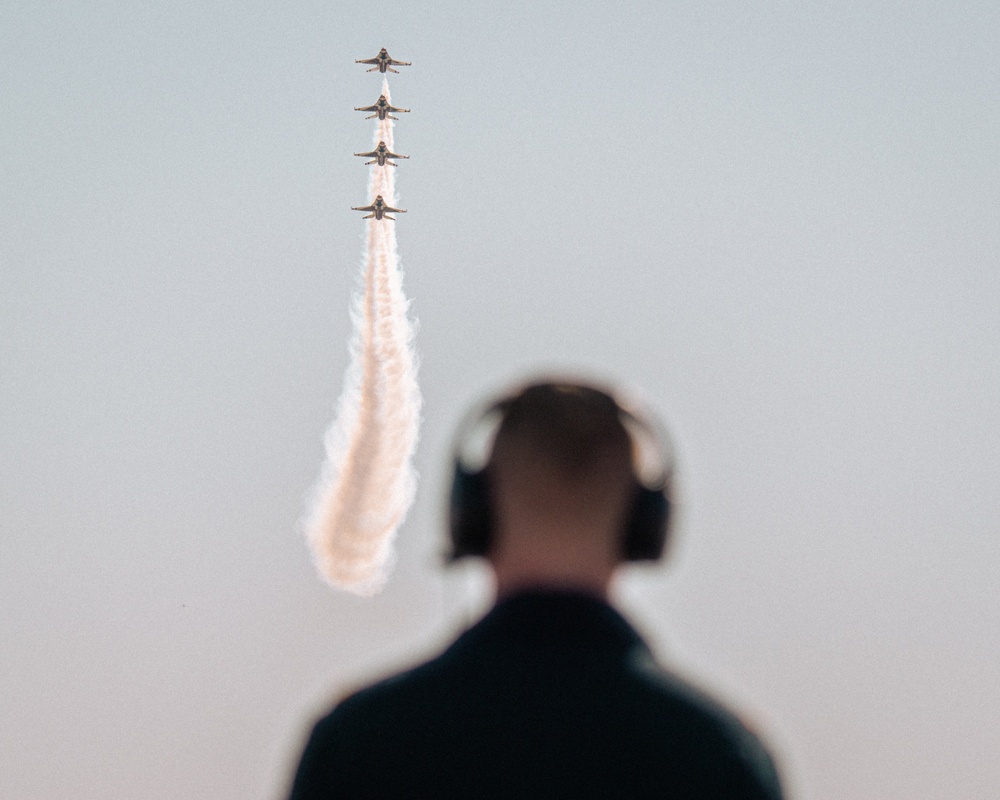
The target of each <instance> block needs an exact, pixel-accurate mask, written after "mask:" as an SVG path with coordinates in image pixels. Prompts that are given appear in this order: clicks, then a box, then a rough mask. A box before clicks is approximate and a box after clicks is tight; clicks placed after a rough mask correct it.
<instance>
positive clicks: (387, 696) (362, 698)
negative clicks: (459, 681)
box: [317, 655, 442, 729]
mask: <svg viewBox="0 0 1000 800" xmlns="http://www.w3.org/2000/svg"><path fill="white" fill-rule="evenodd" d="M441 658H442V657H441V656H440V655H439V656H436V657H434V658H431V659H429V660H427V661H424V662H422V663H420V664H417V665H416V666H413V667H410V668H408V669H405V670H402V671H400V672H396V673H393V674H391V675H389V676H387V677H384V678H381V679H380V680H377V681H375V682H373V683H370V684H367V685H364V686H361V687H355V688H352V689H349V690H347V691H345V692H343V693H341V695H340V696H339V698H338V699H337V700H336V701H335V702H334V704H333V707H332V708H331V709H330V710H329V711H328V712H327V713H326V714H325V715H324V716H323V717H321V718H320V720H319V721H318V723H317V728H318V729H331V728H334V727H340V726H356V725H363V726H365V727H377V726H378V725H380V724H381V723H382V720H381V718H382V717H383V716H384V717H387V718H388V717H392V718H396V719H398V718H399V717H400V714H401V711H402V710H403V709H405V707H406V706H407V704H408V703H409V702H412V701H413V700H414V699H419V701H420V702H421V704H422V705H423V704H425V703H426V701H427V698H428V697H429V696H431V695H433V694H434V693H435V691H436V690H435V686H436V685H437V684H439V683H440V672H441Z"/></svg>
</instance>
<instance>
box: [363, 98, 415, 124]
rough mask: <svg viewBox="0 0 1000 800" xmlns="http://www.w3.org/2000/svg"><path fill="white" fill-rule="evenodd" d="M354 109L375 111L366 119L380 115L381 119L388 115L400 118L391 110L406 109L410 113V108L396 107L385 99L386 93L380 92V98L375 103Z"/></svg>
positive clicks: (392, 117) (390, 117)
mask: <svg viewBox="0 0 1000 800" xmlns="http://www.w3.org/2000/svg"><path fill="white" fill-rule="evenodd" d="M354 110H355V111H374V112H375V113H374V114H369V115H368V116H367V117H365V119H372V118H374V117H378V118H379V119H385V118H386V117H388V118H389V119H399V117H394V116H393V115H392V114H390V113H389V112H390V111H405V112H406V113H407V114H409V113H410V109H408V108H396V107H395V106H390V105H389V101H388V100H386V99H385V95H384V94H380V95H379V96H378V100H376V101H375V105H373V106H363V107H362V108H356V109H354Z"/></svg>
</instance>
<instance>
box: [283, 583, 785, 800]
mask: <svg viewBox="0 0 1000 800" xmlns="http://www.w3.org/2000/svg"><path fill="white" fill-rule="evenodd" d="M563 797H564V798H678V799H681V798H683V800H703V799H705V800H707V798H713V799H714V800H724V799H726V800H729V799H735V798H747V799H748V800H750V799H751V798H761V799H762V800H763V799H765V798H766V799H767V800H778V799H779V798H780V797H781V790H780V787H779V783H778V778H777V774H776V772H775V769H774V765H773V763H772V761H771V759H770V757H769V756H768V754H767V752H766V751H765V749H764V747H763V746H762V745H761V743H760V741H759V740H758V739H757V738H756V737H755V736H754V735H753V734H751V733H750V732H749V731H748V730H747V729H746V728H745V727H744V726H743V724H742V723H741V722H740V721H739V720H738V719H737V718H736V717H735V716H733V715H732V714H731V713H729V712H727V711H725V710H723V709H722V708H721V707H720V706H719V705H717V704H716V703H714V702H713V701H711V700H710V699H708V698H707V697H706V696H704V695H703V694H701V693H700V692H698V691H697V690H695V689H693V688H692V687H690V686H689V685H687V684H686V683H684V682H682V681H681V680H679V679H678V678H677V677H675V676H673V675H672V674H670V673H669V672H666V671H665V670H663V669H662V668H661V667H659V666H657V664H656V663H655V662H654V660H653V658H652V656H651V654H650V651H649V649H648V648H647V647H646V645H645V644H644V642H643V641H642V639H641V638H640V637H639V635H638V634H637V633H636V632H635V631H634V630H633V629H632V627H631V626H630V625H629V624H628V623H627V622H626V621H625V619H624V618H622V616H621V615H620V614H618V612H616V611H615V610H614V609H613V608H611V606H609V605H607V604H606V603H605V602H603V601H602V600H599V599H597V598H594V597H590V596H586V595H582V594H575V593H566V592H530V593H524V594H520V595H515V596H513V597H511V598H509V599H506V600H504V601H502V602H501V603H499V604H498V605H497V606H495V607H494V608H493V610H492V611H490V613H488V614H487V615H486V616H485V617H484V618H483V619H482V620H480V622H479V623H477V624H476V625H475V626H473V627H472V628H470V629H469V630H468V631H466V632H465V633H463V634H462V635H461V636H460V637H459V638H458V639H457V640H456V641H455V642H454V643H453V644H452V645H451V646H450V647H449V648H448V649H447V650H445V652H444V653H442V654H441V655H440V656H438V657H437V658H435V659H433V660H431V661H429V662H427V663H425V664H422V665H421V666H418V667H416V668H415V669H412V670H410V671H408V672H404V673H402V674H400V675H397V676H395V677H393V678H389V679H388V680H385V681H382V682H380V683H377V684H375V685H373V686H370V687H368V688H367V689H363V690H362V691H360V692H358V693H356V694H354V695H352V696H350V697H348V698H347V699H345V700H344V701H343V702H341V703H340V704H339V705H338V706H337V707H336V708H334V710H333V711H332V712H331V713H330V714H329V715H327V716H326V717H324V718H323V719H321V720H320V721H319V722H318V723H317V724H316V726H315V728H314V729H313V732H312V736H311V737H310V739H309V742H308V744H307V746H306V749H305V752H304V753H303V756H302V761H301V763H300V764H299V769H298V772H297V773H296V776H295V782H294V785H293V788H292V795H291V798H292V800H321V799H322V800H328V799H329V798H372V799H373V800H375V799H376V798H377V799H378V800H388V799H389V798H413V799H414V800H418V799H419V800H450V799H451V798H456V799H457V798H463V799H468V798H563Z"/></svg>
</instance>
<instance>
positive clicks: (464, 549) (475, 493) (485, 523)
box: [448, 464, 493, 560]
mask: <svg viewBox="0 0 1000 800" xmlns="http://www.w3.org/2000/svg"><path fill="white" fill-rule="evenodd" d="M448 517H449V519H448V523H449V524H448V528H449V531H450V533H451V547H452V550H451V554H450V558H451V559H452V560H455V559H458V558H462V557H463V556H485V555H486V554H487V553H488V552H489V548H490V532H491V530H492V527H493V514H492V512H491V510H490V498H489V487H488V486H487V483H486V475H485V470H478V471H475V472H470V471H468V470H465V469H463V468H462V467H461V465H459V464H456V465H455V474H454V478H453V480H452V483H451V502H450V505H449V514H448Z"/></svg>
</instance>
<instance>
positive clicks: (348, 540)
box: [305, 80, 421, 595]
mask: <svg viewBox="0 0 1000 800" xmlns="http://www.w3.org/2000/svg"><path fill="white" fill-rule="evenodd" d="M382 94H384V95H385V97H386V100H390V102H391V98H390V96H389V84H388V82H387V81H385V80H383V81H382ZM377 122H378V124H377V126H376V129H375V137H374V143H375V144H376V145H377V144H378V142H379V141H384V142H385V143H386V146H387V147H388V148H389V149H390V150H392V148H393V135H392V120H391V119H384V120H378V121H377ZM393 172H394V168H393V167H391V166H388V165H387V166H384V167H380V166H378V164H373V165H372V167H371V172H370V178H369V182H368V199H369V201H370V200H371V199H373V198H374V197H375V196H376V195H379V194H380V195H382V197H383V198H384V199H385V201H386V202H387V203H388V204H389V205H395V204H396V186H395V177H394V175H393ZM367 222H368V236H367V242H366V247H365V258H364V261H365V267H364V291H363V293H362V294H361V295H359V296H356V297H355V298H354V305H353V307H352V309H351V316H352V320H353V323H354V336H353V339H352V341H351V356H350V359H351V360H350V364H349V365H348V368H347V372H346V375H345V376H344V388H343V393H342V394H341V396H340V399H339V401H338V403H337V411H336V415H335V418H334V421H333V424H332V425H331V426H330V429H329V431H328V432H327V434H326V439H325V444H326V463H325V464H324V466H323V470H322V472H321V475H320V480H319V482H318V484H317V486H316V490H315V496H314V499H313V502H312V505H311V507H310V510H309V511H308V512H307V515H306V517H305V529H306V535H307V537H308V540H309V544H310V546H311V548H312V553H313V560H314V562H315V564H316V567H317V569H318V570H319V572H320V575H321V576H322V577H323V578H324V579H325V580H326V581H327V582H328V583H330V584H331V585H332V586H335V587H337V588H340V589H346V590H348V591H351V592H354V593H356V594H361V595H372V594H375V593H377V592H378V591H380V590H381V588H382V586H383V585H384V584H385V581H386V578H387V577H388V572H389V569H390V568H391V566H392V563H391V562H392V557H393V552H394V551H393V540H394V538H395V534H396V531H397V529H398V528H399V526H400V525H401V524H402V522H403V519H404V518H405V517H406V513H407V511H409V509H410V505H411V504H412V502H413V496H414V492H415V489H416V473H415V472H414V469H413V465H412V457H413V452H414V450H415V448H416V444H417V433H418V428H419V425H420V405H421V398H420V389H419V387H418V385H417V377H416V375H417V369H416V355H415V353H414V349H413V326H412V325H411V323H410V320H409V319H408V318H407V308H408V306H409V301H408V300H407V299H406V297H405V295H404V294H403V275H402V272H401V271H400V268H399V256H398V254H397V251H396V227H395V226H396V223H394V222H391V221H389V220H384V219H383V220H375V219H370V220H368V221H367Z"/></svg>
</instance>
